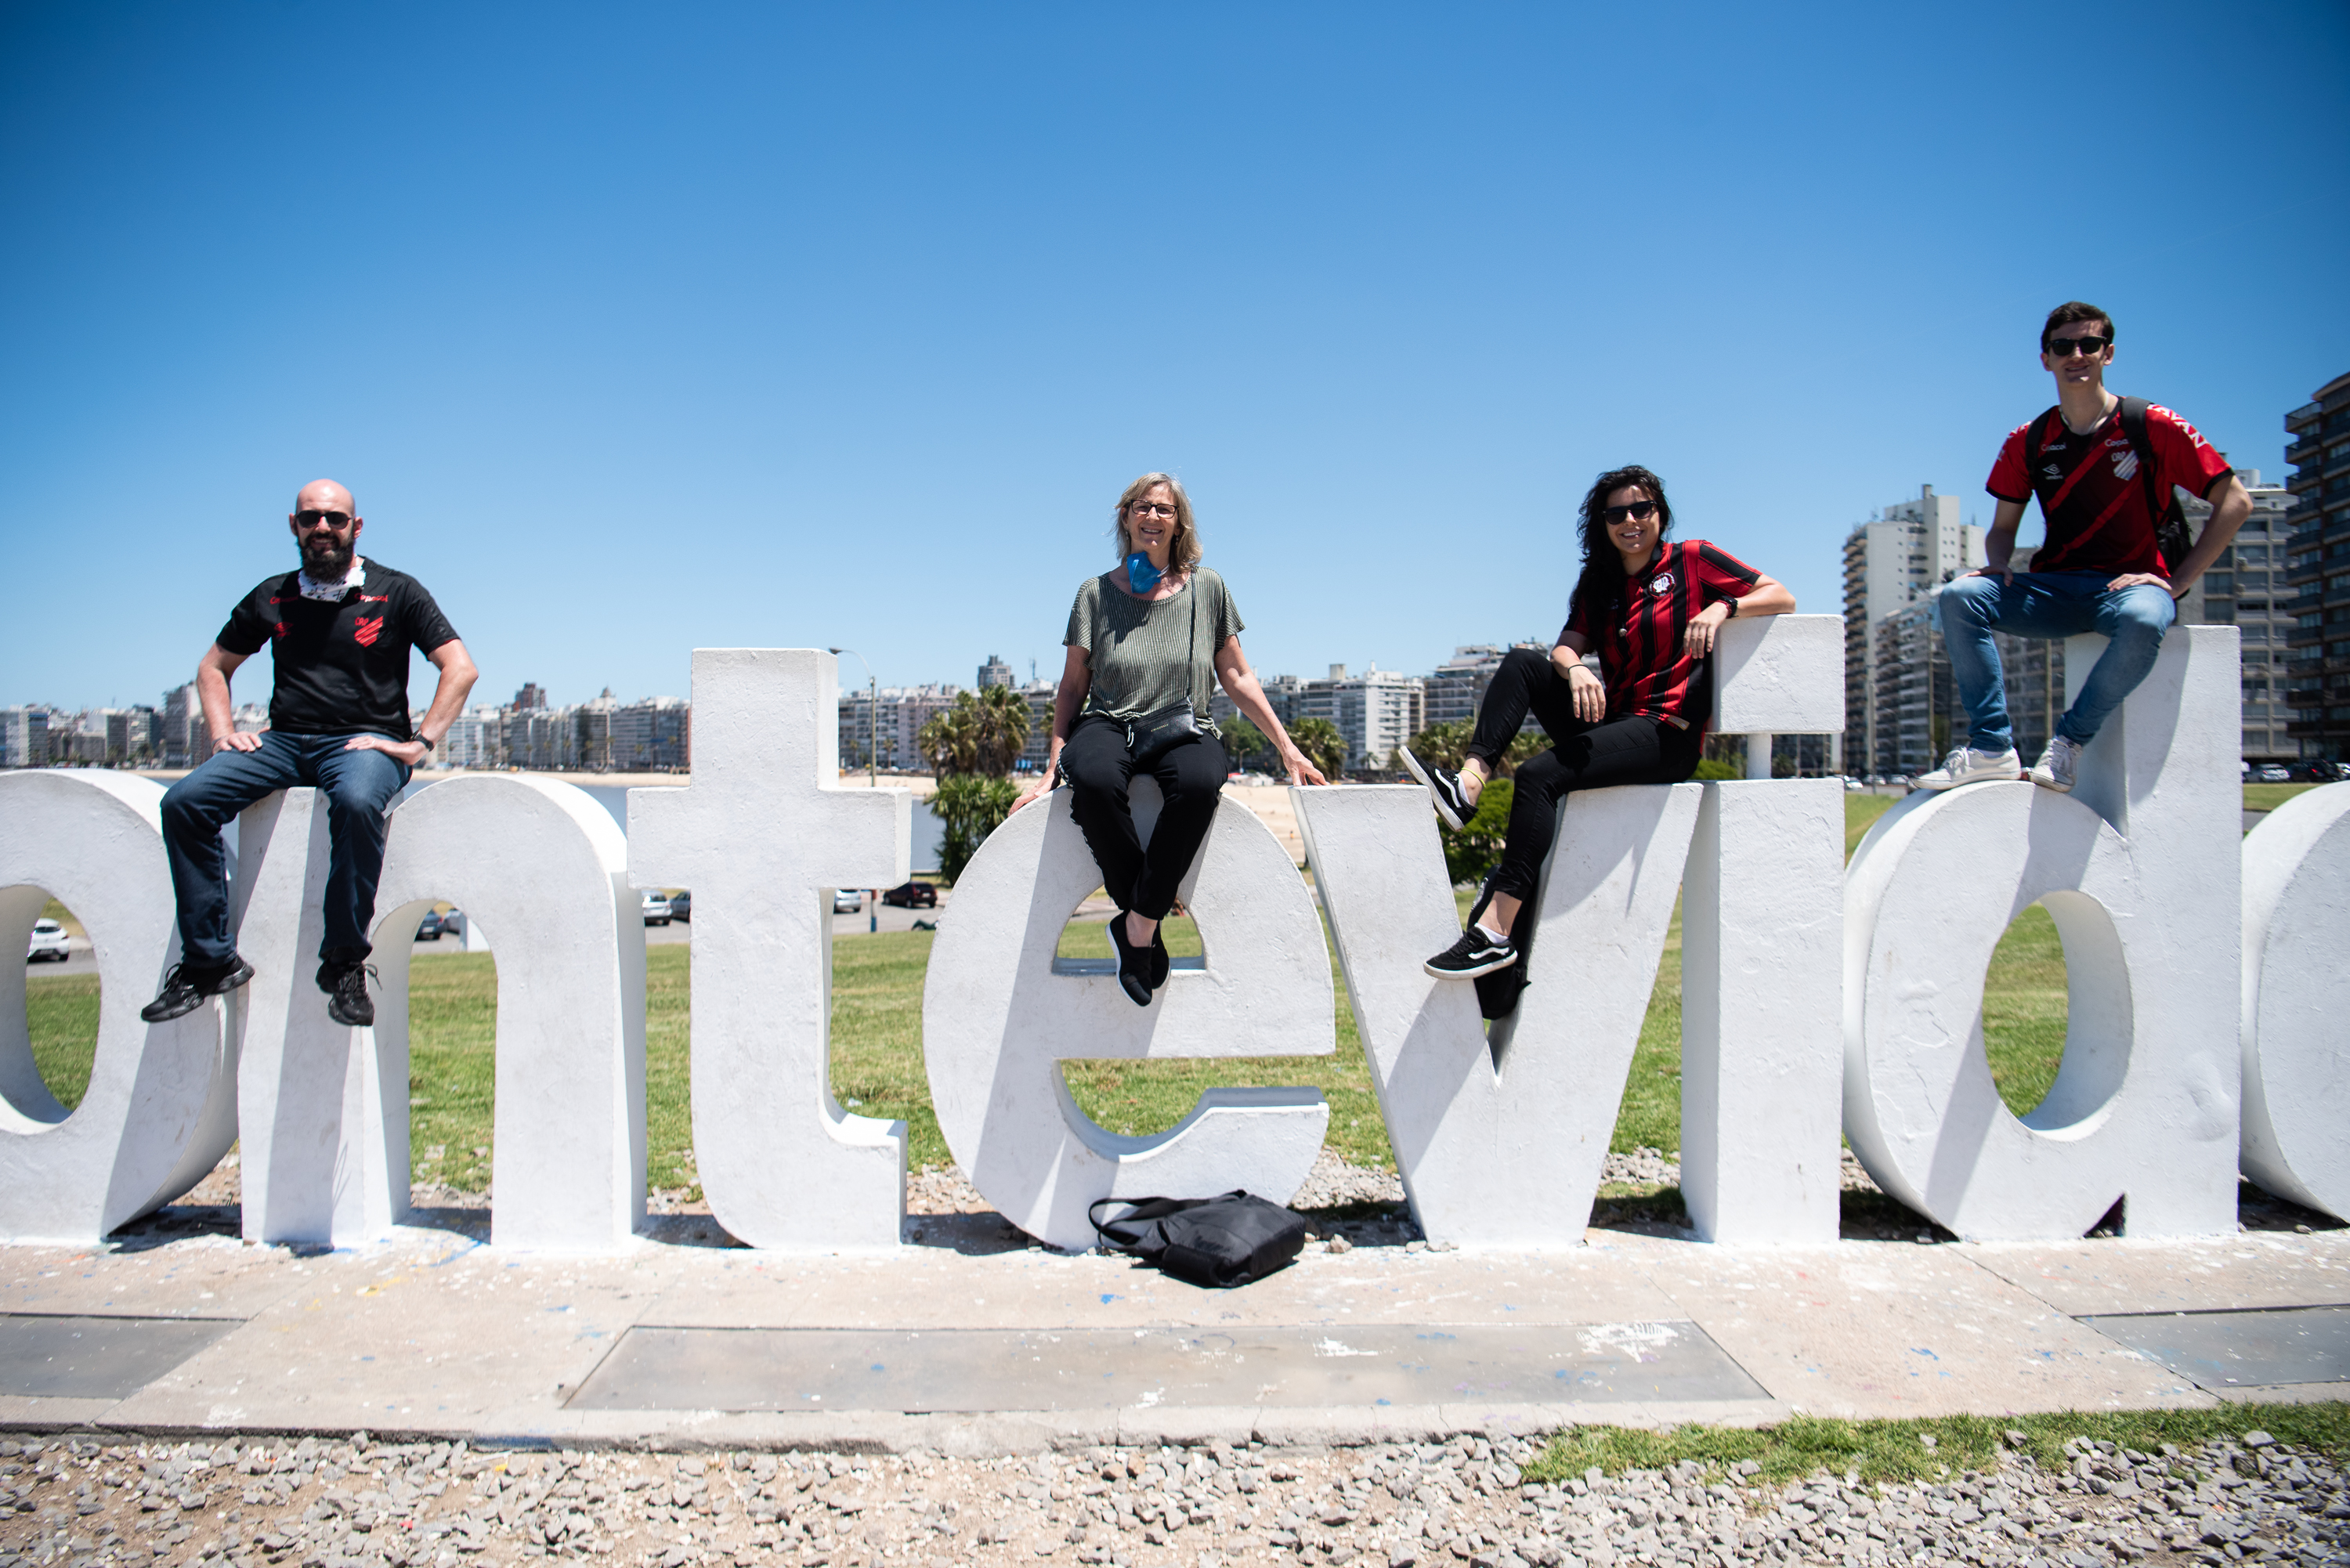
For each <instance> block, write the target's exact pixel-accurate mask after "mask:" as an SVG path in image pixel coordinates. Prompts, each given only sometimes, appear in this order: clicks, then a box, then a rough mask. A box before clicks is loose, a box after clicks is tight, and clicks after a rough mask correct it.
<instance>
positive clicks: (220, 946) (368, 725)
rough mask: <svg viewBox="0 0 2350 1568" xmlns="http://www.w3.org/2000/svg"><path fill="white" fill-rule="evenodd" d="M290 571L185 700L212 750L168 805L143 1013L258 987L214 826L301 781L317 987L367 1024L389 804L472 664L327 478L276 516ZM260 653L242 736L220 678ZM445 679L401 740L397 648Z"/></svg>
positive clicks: (190, 1006)
mask: <svg viewBox="0 0 2350 1568" xmlns="http://www.w3.org/2000/svg"><path fill="white" fill-rule="evenodd" d="M286 522H287V523H288V524H291V525H292V527H293V530H294V541H295V543H296V545H298V546H299V547H300V549H301V554H302V564H301V566H300V568H299V569H298V570H296V571H291V572H287V573H285V574H284V575H282V576H274V577H270V578H268V579H266V580H265V581H264V582H263V583H262V584H261V586H260V587H256V588H255V589H254V590H253V591H252V592H251V593H249V594H247V595H245V597H244V599H243V600H242V601H241V602H240V603H239V604H238V605H237V607H236V608H235V609H234V610H233V611H231V612H230V614H229V618H228V624H227V625H225V626H224V627H222V628H221V630H220V636H219V637H217V638H215V639H213V646H212V649H211V650H210V651H208V652H207V653H206V654H205V655H204V656H203V659H200V660H198V661H197V664H196V694H197V696H198V698H199V700H201V701H202V702H203V711H204V725H205V727H206V728H207V729H208V730H210V731H211V732H212V737H213V754H212V755H211V756H210V757H208V758H206V759H205V761H204V763H203V766H201V767H199V768H197V769H196V770H195V771H194V772H193V773H191V774H188V775H187V777H185V778H183V779H182V780H181V781H180V782H179V783H177V784H173V785H172V787H171V789H170V790H169V791H168V792H167V793H166V794H164V796H163V843H164V847H165V849H166V851H167V852H168V853H169V855H170V857H171V861H172V893H173V894H174V896H175V897H176V898H178V900H179V908H180V961H179V962H178V963H176V964H174V965H172V969H171V971H170V972H169V973H167V974H166V975H165V976H164V977H163V989H162V992H161V994H160V995H158V996H157V997H156V998H155V1000H154V1001H153V1002H149V1003H148V1004H147V1005H146V1006H145V1007H144V1008H142V1009H140V1014H139V1015H140V1017H141V1018H144V1019H146V1020H147V1021H148V1022H149V1023H161V1022H162V1021H163V1020H164V1019H167V1018H177V1017H179V1016H180V1015H181V1014H182V1013H184V1012H193V1011H194V1010H195V1009H196V1008H197V1007H199V1006H201V1005H203V1001H204V999H205V998H206V997H209V996H222V995H225V994H226V993H228V992H232V991H234V990H235V989H236V988H237V987H238V986H241V985H243V984H244V982H245V981H248V980H251V979H252V978H253V966H252V965H250V964H248V963H246V962H245V961H244V960H242V959H240V958H238V957H237V955H236V943H235V940H234V937H232V935H231V934H230V932H229V929H228V881H227V875H226V867H225V864H224V853H223V850H222V846H221V839H220V830H221V825H222V824H223V823H224V822H226V821H228V820H229V818H231V817H233V816H234V815H236V814H237V813H238V812H241V811H243V810H244V808H245V807H246V806H248V805H252V804H253V803H254V802H255V801H256V800H259V799H260V798H261V797H262V796H263V795H265V794H269V793H270V792H271V791H272V790H280V789H287V788H291V787H292V786H294V785H296V784H308V785H312V786H314V787H316V788H317V789H321V790H323V791H325V792H326V794H327V800H328V819H327V820H328V844H329V849H328V859H327V899H326V916H327V934H326V940H325V941H324V942H323V943H322V944H321V945H320V947H319V950H318V957H319V960H320V962H319V967H318V989H319V990H321V991H323V992H326V993H327V995H328V1003H327V1012H328V1016H329V1017H331V1018H333V1019H334V1021H335V1022H336V1023H374V1022H375V1002H374V1001H373V1000H372V999H371V998H369V995H368V990H367V956H368V953H369V950H370V949H369V942H368V937H367V932H368V926H369V923H370V922H371V921H372V920H373V919H374V918H375V887H376V879H377V877H380V875H381V874H382V871H383V841H384V830H385V827H386V825H387V821H388V814H389V813H390V808H391V802H392V797H393V796H395V795H397V794H399V793H400V790H401V788H402V787H403V786H404V785H406V784H407V783H408V775H409V773H410V771H411V769H413V768H414V767H415V766H416V764H417V763H421V762H422V761H423V760H424V755H425V753H428V752H430V751H431V750H432V748H433V747H434V746H435V745H437V744H439V742H440V740H441V737H442V736H443V735H445V734H447V733H448V732H449V726H450V724H451V723H452V722H453V721H454V720H455V719H456V717H457V714H458V712H459V711H460V710H462V709H463V707H464V704H465V693H466V692H468V691H472V690H473V677H474V674H475V671H474V670H473V660H472V659H468V658H467V657H466V656H465V645H464V644H463V643H462V642H460V641H458V640H457V633H456V630H455V628H452V627H451V626H450V624H449V622H448V620H447V618H445V617H443V616H442V613H441V607H439V606H438V605H436V604H434V603H433V602H432V595H431V594H429V593H427V592H425V591H424V587H423V585H422V584H421V583H419V582H418V581H417V580H416V579H415V578H413V577H411V576H407V575H406V574H405V573H402V572H395V571H393V570H392V569H391V568H390V567H389V566H385V565H383V563H381V562H380V561H370V560H368V559H366V558H364V557H363V556H360V555H359V552H358V545H359V530H360V528H361V527H363V526H364V525H365V524H364V522H363V520H362V519H361V518H360V517H359V508H358V507H357V506H355V505H354V504H352V502H351V493H350V492H349V491H348V490H345V489H344V488H343V487H342V486H341V485H339V484H337V483H335V482H334V481H333V480H330V479H321V480H319V481H317V482H316V483H311V484H306V485H304V486H303V487H302V491H301V493H300V494H298V495H296V497H295V498H294V513H293V514H292V515H291V516H290V517H288V518H287V519H286ZM264 646H266V647H267V648H268V649H269V650H270V663H271V665H272V666H273V668H274V674H275V678H276V680H275V688H274V691H272V694H271V696H270V699H269V728H267V729H266V730H264V731H262V732H260V733H258V734H239V733H237V732H236V725H235V723H234V721H233V720H232V719H231V718H230V714H229V694H228V693H229V684H228V683H229V678H230V677H231V676H232V675H234V674H235V673H236V668H237V666H238V665H240V664H243V663H244V661H245V660H246V659H249V658H251V657H252V656H253V655H254V654H255V653H258V652H260V651H261V649H262V648H263V647H264ZM411 646H413V647H415V648H418V649H421V650H422V651H423V654H424V656H425V657H426V658H427V659H431V660H432V662H433V664H434V665H435V666H436V667H438V668H439V670H440V671H441V683H440V687H439V689H438V690H436V691H434V692H433V694H432V709H431V711H428V712H427V713H426V714H425V715H424V722H422V723H421V725H419V726H417V727H416V729H415V731H414V732H411V730H410V727H409V722H408V650H409V649H410V647H411Z"/></svg>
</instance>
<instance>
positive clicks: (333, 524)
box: [294, 508, 351, 534]
mask: <svg viewBox="0 0 2350 1568" xmlns="http://www.w3.org/2000/svg"><path fill="white" fill-rule="evenodd" d="M294 522H295V525H296V526H297V527H300V528H304V529H310V528H316V527H317V525H318V524H321V523H324V524H326V525H327V526H328V527H329V528H332V529H333V530H334V531H335V532H336V533H338V534H339V533H341V532H342V531H343V530H344V529H346V528H348V527H349V526H350V525H351V514H349V513H348V512H318V511H313V510H310V509H307V508H306V509H304V510H303V511H300V512H296V514H294Z"/></svg>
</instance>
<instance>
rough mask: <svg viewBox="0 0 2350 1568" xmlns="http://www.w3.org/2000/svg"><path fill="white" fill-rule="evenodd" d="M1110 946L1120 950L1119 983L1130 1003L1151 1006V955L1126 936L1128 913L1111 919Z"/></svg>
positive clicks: (1118, 914)
mask: <svg viewBox="0 0 2350 1568" xmlns="http://www.w3.org/2000/svg"><path fill="white" fill-rule="evenodd" d="M1109 940H1110V945H1111V946H1113V947H1115V948H1116V949H1118V988H1119V989H1120V990H1122V991H1124V992H1126V997H1127V1000H1128V1002H1133V1003H1134V1005H1135V1006H1137V1007H1148V1006H1149V1005H1150V983H1149V981H1150V954H1149V950H1146V949H1139V948H1137V947H1136V946H1135V945H1134V942H1133V940H1131V939H1130V938H1128V936H1127V934H1126V911H1125V910H1124V909H1120V910H1119V911H1118V913H1117V914H1115V915H1112V916H1111V917H1110V918H1109Z"/></svg>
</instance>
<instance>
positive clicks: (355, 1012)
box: [318, 963, 375, 1027]
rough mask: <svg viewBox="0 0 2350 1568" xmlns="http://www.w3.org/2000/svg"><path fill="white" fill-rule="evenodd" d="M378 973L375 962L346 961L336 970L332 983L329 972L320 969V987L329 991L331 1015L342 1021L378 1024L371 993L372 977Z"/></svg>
mask: <svg viewBox="0 0 2350 1568" xmlns="http://www.w3.org/2000/svg"><path fill="white" fill-rule="evenodd" d="M374 973H375V965H373V964H371V963H354V964H345V965H342V966H339V967H338V968H335V969H334V971H333V977H334V978H333V982H332V983H331V984H329V983H328V971H327V970H324V969H322V970H320V971H318V989H319V990H321V991H323V992H327V993H328V994H327V1016H328V1017H329V1018H331V1019H333V1020H334V1021H335V1022H336V1023H343V1024H350V1025H354V1026H361V1027H364V1026H367V1025H370V1024H372V1023H375V999H374V998H373V997H371V996H369V995H368V980H369V977H370V976H372V975H373V974H374Z"/></svg>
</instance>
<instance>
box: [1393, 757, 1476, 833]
mask: <svg viewBox="0 0 2350 1568" xmlns="http://www.w3.org/2000/svg"><path fill="white" fill-rule="evenodd" d="M1396 750H1397V751H1398V752H1399V753H1402V755H1403V765H1404V766H1405V767H1407V768H1409V769H1410V770H1411V776H1412V777H1414V778H1416V779H1418V780H1419V782H1420V783H1422V784H1426V785H1427V786H1428V793H1429V794H1430V796H1432V797H1433V798H1434V799H1435V801H1436V815H1439V816H1440V817H1442V818H1443V819H1444V826H1447V827H1449V828H1451V830H1452V831H1453V832H1455V833H1458V832H1460V831H1461V828H1462V827H1463V826H1466V825H1467V824H1468V821H1469V819H1470V818H1471V817H1472V816H1474V815H1477V803H1476V802H1475V801H1473V800H1471V799H1470V798H1469V796H1468V794H1467V792H1466V791H1464V790H1462V789H1461V775H1460V774H1456V773H1454V772H1453V771H1452V770H1451V768H1447V767H1439V766H1438V765H1437V764H1436V763H1423V762H1421V761H1420V760H1419V758H1418V757H1415V756H1413V755H1412V754H1411V748H1410V747H1409V746H1399V747H1397V748H1396Z"/></svg>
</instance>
